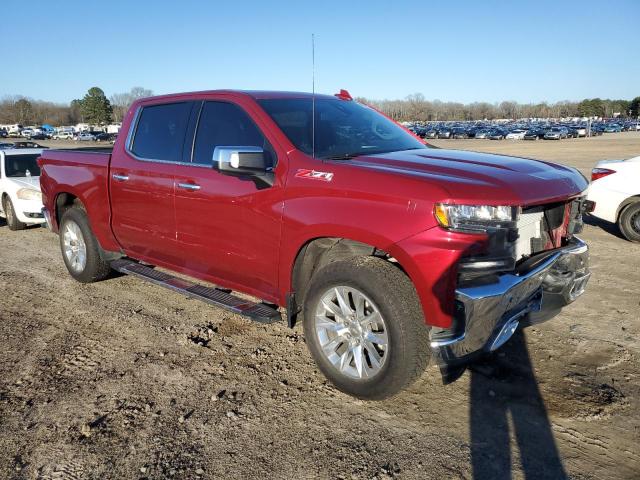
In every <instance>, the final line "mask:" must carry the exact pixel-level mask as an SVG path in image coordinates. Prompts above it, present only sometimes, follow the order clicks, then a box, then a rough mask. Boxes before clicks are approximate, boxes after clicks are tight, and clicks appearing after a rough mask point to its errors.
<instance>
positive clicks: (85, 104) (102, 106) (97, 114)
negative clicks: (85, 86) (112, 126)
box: [80, 87, 113, 125]
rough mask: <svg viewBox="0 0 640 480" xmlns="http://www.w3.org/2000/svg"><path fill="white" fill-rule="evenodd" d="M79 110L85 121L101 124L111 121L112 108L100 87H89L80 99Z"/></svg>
mask: <svg viewBox="0 0 640 480" xmlns="http://www.w3.org/2000/svg"><path fill="white" fill-rule="evenodd" d="M80 111H81V112H82V116H83V118H84V121H85V122H88V123H94V124H97V125H103V124H105V123H109V122H110V121H111V116H112V114H113V108H112V107H111V103H110V102H109V99H108V98H107V97H106V96H105V94H104V92H103V91H102V89H100V88H98V87H93V88H90V89H89V91H88V92H87V94H86V95H85V96H84V98H83V99H82V100H81V104H80Z"/></svg>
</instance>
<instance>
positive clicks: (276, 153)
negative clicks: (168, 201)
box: [180, 98, 278, 172]
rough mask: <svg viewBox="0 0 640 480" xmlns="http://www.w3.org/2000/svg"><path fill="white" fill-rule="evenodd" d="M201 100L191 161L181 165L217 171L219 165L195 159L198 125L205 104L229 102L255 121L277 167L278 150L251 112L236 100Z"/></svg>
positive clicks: (274, 165) (250, 119) (251, 120)
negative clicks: (195, 160) (198, 161)
mask: <svg viewBox="0 0 640 480" xmlns="http://www.w3.org/2000/svg"><path fill="white" fill-rule="evenodd" d="M197 101H199V102H201V105H200V111H199V112H198V120H197V121H196V128H195V130H194V131H193V142H192V144H191V161H190V162H180V165H189V166H191V167H204V168H208V169H213V170H215V171H216V172H217V171H218V166H217V165H213V164H212V163H196V162H194V161H193V154H194V152H195V149H196V141H197V139H198V127H199V126H200V118H201V117H202V111H203V110H204V106H205V104H206V103H227V104H229V105H233V106H235V107H237V108H239V109H240V111H241V112H243V113H244V114H245V115H246V116H247V117H248V118H249V121H250V122H251V123H253V126H254V127H255V128H256V130H257V131H258V132H260V135H262V138H264V140H265V142H267V144H268V145H269V147H270V149H271V152H272V154H273V157H274V159H273V167H271V168H272V169H275V168H276V166H277V165H278V152H277V150H276V149H275V148H273V144H272V143H271V141H270V140H269V137H268V136H267V135H266V134H265V133H264V130H263V129H262V128H260V125H258V124H257V123H256V121H255V120H254V119H253V117H252V116H251V114H250V113H249V112H248V111H247V110H246V109H245V108H244V107H243V106H242V105H240V104H239V103H237V102H234V101H233V100H229V99H226V98H224V99H218V98H203V99H201V100H197ZM263 150H265V151H266V149H264V148H263Z"/></svg>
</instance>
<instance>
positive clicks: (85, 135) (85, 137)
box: [74, 132, 96, 142]
mask: <svg viewBox="0 0 640 480" xmlns="http://www.w3.org/2000/svg"><path fill="white" fill-rule="evenodd" d="M95 139H96V137H95V136H94V135H93V134H91V133H89V132H82V133H79V134H78V136H77V137H75V139H74V140H76V141H77V142H93V141H95Z"/></svg>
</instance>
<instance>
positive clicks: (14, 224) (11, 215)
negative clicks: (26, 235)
mask: <svg viewBox="0 0 640 480" xmlns="http://www.w3.org/2000/svg"><path fill="white" fill-rule="evenodd" d="M3 210H4V214H5V217H6V219H7V225H9V230H13V231H16V230H24V229H25V228H26V227H27V224H26V223H23V222H21V221H20V220H18V217H17V216H16V209H15V208H14V207H13V202H12V201H11V199H10V198H9V197H6V198H5V199H4V205H3Z"/></svg>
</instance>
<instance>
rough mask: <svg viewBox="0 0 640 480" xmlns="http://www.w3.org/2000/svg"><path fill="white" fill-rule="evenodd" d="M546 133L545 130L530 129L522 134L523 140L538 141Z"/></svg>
mask: <svg viewBox="0 0 640 480" xmlns="http://www.w3.org/2000/svg"><path fill="white" fill-rule="evenodd" d="M546 132H547V130H546V129H545V128H530V129H529V130H527V131H526V132H525V133H524V137H523V140H540V139H541V138H544V134H545V133H546Z"/></svg>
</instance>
